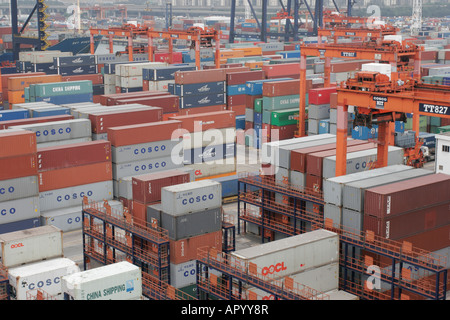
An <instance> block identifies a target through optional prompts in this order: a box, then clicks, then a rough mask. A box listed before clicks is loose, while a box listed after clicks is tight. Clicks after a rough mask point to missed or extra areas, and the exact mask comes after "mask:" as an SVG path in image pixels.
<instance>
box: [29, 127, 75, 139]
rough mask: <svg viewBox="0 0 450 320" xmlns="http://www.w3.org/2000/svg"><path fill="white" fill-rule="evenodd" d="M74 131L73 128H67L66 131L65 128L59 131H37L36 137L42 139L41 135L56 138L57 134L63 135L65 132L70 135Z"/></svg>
mask: <svg viewBox="0 0 450 320" xmlns="http://www.w3.org/2000/svg"><path fill="white" fill-rule="evenodd" d="M71 131H72V129H71V128H66V129H65V130H64V129H63V128H59V129H58V130H56V129H51V130H44V131H42V132H41V131H36V136H37V137H40V136H41V135H43V136H49V135H51V136H54V135H55V134H63V133H64V132H66V133H70V132H71Z"/></svg>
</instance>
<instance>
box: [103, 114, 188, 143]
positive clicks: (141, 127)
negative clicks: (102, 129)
mask: <svg viewBox="0 0 450 320" xmlns="http://www.w3.org/2000/svg"><path fill="white" fill-rule="evenodd" d="M181 125H182V122H181V121H175V120H167V121H160V122H151V123H143V124H136V125H129V126H120V127H114V128H108V130H107V133H108V140H109V141H111V145H113V146H115V147H121V146H128V145H133V144H139V143H146V142H154V141H163V140H171V139H172V134H175V135H176V136H178V134H177V133H176V132H175V131H176V130H181V129H182V127H181ZM174 132H175V133H174Z"/></svg>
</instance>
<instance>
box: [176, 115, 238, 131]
mask: <svg viewBox="0 0 450 320" xmlns="http://www.w3.org/2000/svg"><path fill="white" fill-rule="evenodd" d="M169 119H170V120H178V121H181V122H182V128H183V129H185V130H187V131H188V132H198V131H206V130H208V129H222V128H230V127H234V126H235V124H236V116H235V112H234V111H221V112H208V113H199V114H193V115H186V116H177V117H171V118H169Z"/></svg>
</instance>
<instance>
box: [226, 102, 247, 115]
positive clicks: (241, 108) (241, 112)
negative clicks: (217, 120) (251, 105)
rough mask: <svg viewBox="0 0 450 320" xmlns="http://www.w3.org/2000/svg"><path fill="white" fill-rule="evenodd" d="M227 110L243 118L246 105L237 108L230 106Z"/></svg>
mask: <svg viewBox="0 0 450 320" xmlns="http://www.w3.org/2000/svg"><path fill="white" fill-rule="evenodd" d="M227 110H230V111H234V112H236V115H237V116H243V115H245V104H243V105H236V106H235V105H233V106H228V107H227Z"/></svg>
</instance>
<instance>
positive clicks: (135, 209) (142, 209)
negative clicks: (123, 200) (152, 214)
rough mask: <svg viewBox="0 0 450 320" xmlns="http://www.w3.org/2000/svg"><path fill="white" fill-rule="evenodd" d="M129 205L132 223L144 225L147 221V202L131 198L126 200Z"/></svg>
mask: <svg viewBox="0 0 450 320" xmlns="http://www.w3.org/2000/svg"><path fill="white" fill-rule="evenodd" d="M128 203H129V205H131V208H129V209H130V212H131V215H132V216H133V223H134V224H140V225H142V226H145V225H146V224H147V223H146V222H147V204H145V203H142V202H139V201H136V200H131V201H129V202H128Z"/></svg>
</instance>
